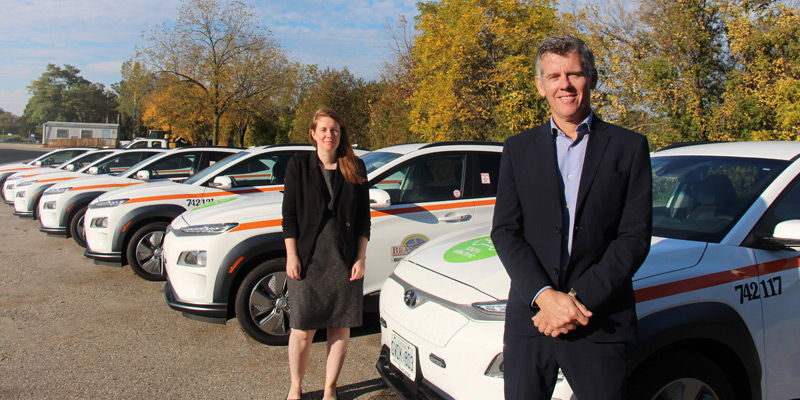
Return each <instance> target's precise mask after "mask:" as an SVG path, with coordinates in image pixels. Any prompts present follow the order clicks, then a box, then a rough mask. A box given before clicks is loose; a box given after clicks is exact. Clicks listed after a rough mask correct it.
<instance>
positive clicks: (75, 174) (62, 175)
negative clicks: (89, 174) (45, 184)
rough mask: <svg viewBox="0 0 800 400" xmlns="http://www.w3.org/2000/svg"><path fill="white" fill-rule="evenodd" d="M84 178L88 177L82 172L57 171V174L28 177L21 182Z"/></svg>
mask: <svg viewBox="0 0 800 400" xmlns="http://www.w3.org/2000/svg"><path fill="white" fill-rule="evenodd" d="M82 176H86V175H84V174H82V173H80V172H75V171H55V172H52V173H47V174H46V176H45V174H38V175H36V176H31V177H28V178H24V179H21V180H20V182H25V181H33V180H38V181H41V180H52V179H61V178H79V177H82Z"/></svg>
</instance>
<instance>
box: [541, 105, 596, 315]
mask: <svg viewBox="0 0 800 400" xmlns="http://www.w3.org/2000/svg"><path fill="white" fill-rule="evenodd" d="M593 117H594V113H593V112H589V115H588V116H587V117H586V119H584V120H583V121H582V122H581V123H580V124H578V128H577V129H576V133H577V136H576V137H575V140H572V139H570V138H569V137H568V136H567V135H566V134H565V133H564V132H563V131H562V130H561V129H559V128H558V126H556V123H555V121H553V118H552V117H550V129H551V131H552V133H553V140H554V141H555V144H556V158H557V161H558V170H559V172H560V174H561V189H562V190H563V194H564V196H563V200H564V206H563V207H562V208H561V211H562V219H563V222H562V226H563V227H566V228H567V229H563V230H562V235H564V236H563V238H562V241H561V264H560V265H559V267H560V269H561V270H560V271H559V274H558V279H564V278H565V276H566V268H567V265H569V257H570V253H571V252H572V236H573V232H574V231H575V209H576V207H577V203H578V189H579V188H580V183H581V175H582V174H583V161H584V160H585V159H586V147H587V146H588V143H589V136H590V135H589V133H590V128H589V127H591V126H592V118H593ZM545 289H550V286H545V287H543V288H542V289H540V290H539V291H538V292H537V293H536V296H534V297H533V301H532V302H531V306H532V307H535V303H536V299H537V298H538V297H539V295H540V294H541V293H542V292H543V291H545Z"/></svg>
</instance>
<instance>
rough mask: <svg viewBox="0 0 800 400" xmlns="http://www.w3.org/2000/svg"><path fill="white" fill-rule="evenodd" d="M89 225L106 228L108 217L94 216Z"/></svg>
mask: <svg viewBox="0 0 800 400" xmlns="http://www.w3.org/2000/svg"><path fill="white" fill-rule="evenodd" d="M89 226H91V227H92V228H108V217H101V218H94V219H92V223H91V224H89Z"/></svg>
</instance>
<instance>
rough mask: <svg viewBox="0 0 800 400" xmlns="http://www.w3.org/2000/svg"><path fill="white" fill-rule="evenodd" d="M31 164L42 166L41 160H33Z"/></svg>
mask: <svg viewBox="0 0 800 400" xmlns="http://www.w3.org/2000/svg"><path fill="white" fill-rule="evenodd" d="M33 165H35V166H37V167H41V166H42V162H41V161H35V162H34V163H33Z"/></svg>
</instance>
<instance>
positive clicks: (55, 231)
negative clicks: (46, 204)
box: [39, 225, 67, 237]
mask: <svg viewBox="0 0 800 400" xmlns="http://www.w3.org/2000/svg"><path fill="white" fill-rule="evenodd" d="M39 232H44V233H46V234H48V235H49V236H63V237H66V236H67V228H64V227H57V228H50V227H46V226H44V225H42V226H40V227H39Z"/></svg>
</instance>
